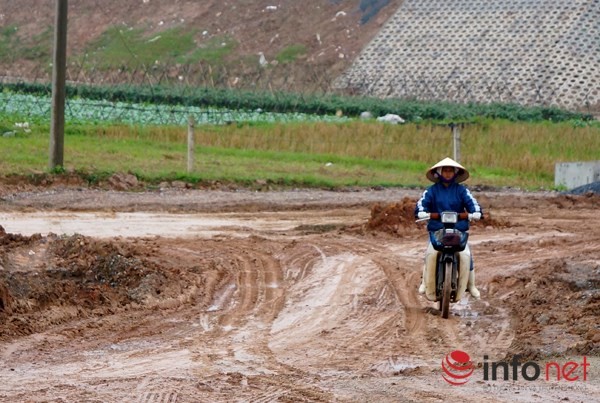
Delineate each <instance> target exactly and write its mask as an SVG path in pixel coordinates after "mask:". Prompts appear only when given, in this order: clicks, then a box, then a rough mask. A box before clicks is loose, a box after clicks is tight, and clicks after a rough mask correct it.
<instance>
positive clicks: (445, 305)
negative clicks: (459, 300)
mask: <svg viewBox="0 0 600 403" xmlns="http://www.w3.org/2000/svg"><path fill="white" fill-rule="evenodd" d="M451 294H452V262H446V263H445V265H444V287H443V288H442V299H441V300H440V311H441V312H442V318H444V319H448V315H449V314H450V295H451Z"/></svg>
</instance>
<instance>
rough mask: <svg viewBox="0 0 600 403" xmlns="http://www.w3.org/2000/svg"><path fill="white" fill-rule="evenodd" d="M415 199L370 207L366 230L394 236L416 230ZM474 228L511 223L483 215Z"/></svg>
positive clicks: (501, 225) (509, 225)
mask: <svg viewBox="0 0 600 403" xmlns="http://www.w3.org/2000/svg"><path fill="white" fill-rule="evenodd" d="M416 203H417V200H416V199H412V198H409V197H405V198H404V199H402V200H401V201H400V202H399V203H389V204H385V203H376V204H374V205H373V206H372V207H371V217H370V218H369V220H368V222H367V224H366V227H367V229H368V230H373V231H381V232H386V233H389V234H394V235H405V234H407V233H410V232H412V231H413V230H414V229H416V228H421V227H422V226H420V225H418V224H417V223H416V222H415V220H416V219H415V204H416ZM472 225H473V226H476V227H491V228H510V227H511V223H510V222H509V221H508V220H506V219H503V218H495V217H494V216H493V214H492V213H485V215H484V219H483V220H481V221H476V222H473V223H472Z"/></svg>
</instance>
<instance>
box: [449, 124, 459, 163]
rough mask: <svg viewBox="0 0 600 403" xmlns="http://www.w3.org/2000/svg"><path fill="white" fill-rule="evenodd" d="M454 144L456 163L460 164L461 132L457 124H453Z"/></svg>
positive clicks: (451, 125)
mask: <svg viewBox="0 0 600 403" xmlns="http://www.w3.org/2000/svg"><path fill="white" fill-rule="evenodd" d="M450 127H451V128H452V143H453V145H454V161H456V162H460V130H459V128H458V125H457V124H454V123H451V124H450Z"/></svg>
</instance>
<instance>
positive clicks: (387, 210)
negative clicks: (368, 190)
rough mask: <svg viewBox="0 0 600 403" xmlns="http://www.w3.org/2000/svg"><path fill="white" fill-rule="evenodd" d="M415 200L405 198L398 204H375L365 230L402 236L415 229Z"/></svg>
mask: <svg viewBox="0 0 600 403" xmlns="http://www.w3.org/2000/svg"><path fill="white" fill-rule="evenodd" d="M416 202H417V201H416V200H415V199H411V198H409V197H405V198H404V199H402V200H401V201H400V202H398V203H390V204H384V203H375V204H374V205H373V206H372V207H371V218H369V221H368V222H367V225H366V226H367V229H369V230H374V231H382V232H386V233H389V234H395V235H404V234H406V233H408V232H410V230H413V229H415V228H417V223H416V222H415V204H416Z"/></svg>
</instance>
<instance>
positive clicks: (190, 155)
mask: <svg viewBox="0 0 600 403" xmlns="http://www.w3.org/2000/svg"><path fill="white" fill-rule="evenodd" d="M187 171H188V173H192V172H193V171H194V117H193V116H192V115H190V116H189V117H188V132H187Z"/></svg>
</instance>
